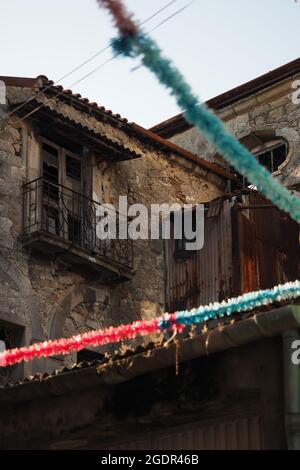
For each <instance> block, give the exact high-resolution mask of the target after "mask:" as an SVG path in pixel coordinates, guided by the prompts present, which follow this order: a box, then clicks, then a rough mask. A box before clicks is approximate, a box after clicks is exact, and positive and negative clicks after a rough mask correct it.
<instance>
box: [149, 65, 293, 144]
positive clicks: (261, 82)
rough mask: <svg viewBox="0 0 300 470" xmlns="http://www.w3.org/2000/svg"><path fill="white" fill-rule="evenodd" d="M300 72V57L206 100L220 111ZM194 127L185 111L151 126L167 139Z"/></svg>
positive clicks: (152, 129)
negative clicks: (185, 115) (186, 116)
mask: <svg viewBox="0 0 300 470" xmlns="http://www.w3.org/2000/svg"><path fill="white" fill-rule="evenodd" d="M299 73H300V58H299V59H296V60H293V61H292V62H289V63H287V64H285V65H283V66H281V67H278V68H276V69H274V70H272V71H270V72H268V73H265V74H264V75H261V76H259V77H257V78H255V79H254V80H250V81H249V82H246V83H244V84H242V85H240V86H238V87H235V88H232V89H231V90H229V91H226V92H225V93H222V94H221V95H218V96H216V97H214V98H211V99H210V100H208V101H206V104H207V106H208V107H209V108H211V109H213V110H215V111H218V110H220V109H222V108H225V107H226V106H229V105H231V104H234V103H236V102H237V101H239V100H242V99H245V98H248V97H249V96H251V95H253V94H254V93H258V92H259V91H262V90H264V89H266V88H268V87H270V86H272V85H275V84H276V83H279V82H281V81H283V80H285V79H287V78H290V77H292V76H294V75H296V74H299ZM192 127H193V126H192V125H191V124H189V123H188V122H187V121H186V120H185V119H184V115H183V113H180V114H177V115H176V116H174V117H172V118H170V119H167V120H166V121H163V122H161V123H159V124H156V125H155V126H153V127H151V128H150V131H151V132H154V133H156V134H158V135H159V136H161V137H163V138H165V139H169V138H170V137H172V136H174V135H176V134H179V133H180V132H184V131H186V130H188V129H191V128H192Z"/></svg>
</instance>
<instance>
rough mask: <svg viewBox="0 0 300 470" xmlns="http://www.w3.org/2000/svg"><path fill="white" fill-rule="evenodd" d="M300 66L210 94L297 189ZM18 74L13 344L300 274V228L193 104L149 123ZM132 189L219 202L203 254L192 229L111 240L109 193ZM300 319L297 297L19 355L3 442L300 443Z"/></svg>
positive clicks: (9, 256)
mask: <svg viewBox="0 0 300 470" xmlns="http://www.w3.org/2000/svg"><path fill="white" fill-rule="evenodd" d="M299 79H300V59H299V60H297V61H294V62H292V63H290V64H287V65H285V66H283V67H281V68H279V69H277V70H274V71H272V72H269V73H268V74H266V75H264V76H262V77H259V78H257V79H255V80H253V81H251V82H249V83H247V84H244V85H241V86H240V87H237V88H235V89H234V90H231V91H229V92H227V93H224V94H223V95H221V96H218V97H216V98H213V99H212V100H210V101H209V102H208V105H209V106H211V107H212V108H214V109H215V110H216V112H217V113H218V114H219V116H220V117H221V118H222V119H223V120H224V121H225V122H226V124H227V125H228V127H229V128H230V129H231V130H232V131H233V132H234V134H235V135H236V136H237V137H238V138H239V139H240V140H241V141H242V142H243V143H244V144H245V145H246V146H247V147H248V148H249V149H250V150H251V151H252V152H253V153H254V154H255V155H256V156H257V158H258V159H259V160H260V161H261V163H262V164H263V165H265V166H266V167H267V168H268V169H269V170H270V171H272V172H273V174H274V175H275V176H277V177H278V178H280V180H281V181H282V182H283V183H284V184H285V185H286V186H288V187H289V188H290V189H291V190H293V191H296V192H297V191H299V190H300V189H299V184H300V170H299V159H300V156H299V155H300V106H299V105H297V100H295V99H292V98H293V97H292V94H293V92H295V91H296V92H297V88H294V87H295V86H297V83H296V81H297V80H299ZM1 80H2V81H3V82H4V83H5V90H6V91H5V99H6V104H5V105H2V107H1V116H2V117H4V116H6V115H7V113H10V112H12V113H13V114H11V115H10V116H9V121H8V120H7V118H6V119H5V120H2V121H0V122H1V124H2V130H0V158H1V174H0V191H1V196H0V197H1V199H0V207H1V214H0V224H1V234H0V237H1V240H0V245H1V246H0V249H1V261H0V285H1V291H0V301H1V309H0V334H1V336H0V340H2V341H4V342H6V344H7V346H8V347H9V346H11V345H18V344H30V343H31V342H33V341H39V340H41V339H44V338H55V337H60V336H69V335H71V334H73V333H74V332H78V331H86V330H88V329H91V328H99V327H102V326H106V325H117V324H119V323H120V322H126V321H132V320H134V319H137V318H150V317H153V316H155V315H158V314H159V313H160V312H162V311H164V310H165V309H169V311H176V310H177V309H181V308H191V307H193V306H195V305H199V304H202V305H203V304H205V303H208V302H211V301H216V300H223V299H225V298H228V297H230V296H235V295H238V294H240V293H243V292H248V291H251V290H256V289H260V288H263V289H264V288H268V287H272V286H274V285H275V284H279V283H283V282H286V281H288V280H295V279H296V278H297V277H299V226H298V224H296V223H295V222H294V221H293V220H291V219H290V218H289V217H288V216H287V215H286V214H284V213H283V212H281V211H279V210H278V209H277V208H275V206H274V205H272V204H271V203H270V202H269V201H266V199H265V198H263V197H262V195H261V194H260V193H259V192H258V191H257V190H256V188H253V187H250V185H249V183H248V182H247V181H245V180H244V179H243V178H242V177H241V176H240V175H238V174H236V172H235V171H234V169H232V168H229V167H228V165H227V164H226V163H225V162H224V160H223V159H222V157H221V156H219V155H217V154H216V153H215V151H214V149H213V148H211V147H210V146H209V145H208V144H207V142H206V141H205V140H204V139H203V137H202V136H201V133H200V132H199V131H197V130H196V129H195V128H193V127H191V126H190V125H189V124H187V123H186V121H185V120H184V118H183V116H182V115H179V116H175V117H174V118H171V119H169V120H168V121H166V122H163V123H161V124H159V125H157V126H155V127H154V128H152V129H151V130H146V129H144V128H142V127H140V126H138V125H137V124H134V123H128V122H127V121H126V120H124V119H122V118H121V117H120V116H118V115H113V114H112V113H111V112H110V111H107V110H105V109H104V108H102V107H99V106H98V105H96V104H95V103H90V102H88V101H87V100H85V99H82V98H81V97H80V96H79V95H75V94H73V93H72V92H71V91H68V90H63V89H62V88H60V87H57V86H54V85H53V83H52V82H50V81H48V80H47V79H46V78H45V77H42V76H41V77H38V78H37V79H21V78H12V77H2V78H1ZM36 93H38V95H36ZM34 95H35V97H34V99H31V98H32V97H33V96H34ZM298 95H299V93H298ZM294 98H295V96H294ZM21 104H22V107H20V108H19V106H21ZM18 108H19V109H18ZM55 188H56V189H55ZM120 195H125V196H128V200H129V203H130V204H131V203H133V202H137V203H143V204H146V205H147V206H148V207H149V206H150V204H151V203H163V202H166V203H170V202H180V203H191V204H195V203H199V202H202V203H205V224H204V225H205V227H204V228H205V240H204V247H203V249H202V250H200V251H198V252H194V253H187V252H186V250H185V245H184V243H185V240H184V239H183V240H179V241H177V240H174V239H170V240H168V241H165V242H163V241H162V240H160V239H159V240H152V241H148V240H137V241H134V242H133V243H132V244H131V242H130V241H127V240H117V241H116V242H115V243H113V244H112V243H107V244H105V245H104V246H103V245H102V244H101V243H100V242H99V241H97V238H96V237H95V228H94V225H95V213H96V211H97V206H98V205H105V204H108V203H113V204H115V203H117V201H118V197H119V196H120ZM70 201H71V202H70ZM121 216H122V214H120V217H121ZM131 255H133V256H131ZM299 325H300V307H299V299H295V300H294V301H291V302H289V301H281V302H277V303H275V304H274V305H272V306H266V307H261V308H260V309H256V310H254V311H248V312H243V313H238V314H234V315H232V316H230V317H229V318H227V317H226V318H225V317H224V318H220V319H218V320H209V321H206V322H204V323H203V324H200V325H197V326H196V327H192V328H191V329H187V330H186V331H185V332H184V333H182V335H178V336H177V338H176V341H174V337H173V338H170V337H169V336H162V337H160V338H152V341H149V339H147V340H146V341H145V342H144V343H143V344H140V343H137V342H130V344H123V345H121V346H122V347H121V348H119V349H118V350H117V351H115V346H114V345H113V346H112V347H111V348H109V347H106V348H105V351H106V352H107V353H109V354H107V355H105V356H99V353H101V352H104V350H101V349H100V350H98V351H83V352H82V353H80V354H78V357H76V356H75V355H74V356H72V357H69V358H67V359H62V358H51V359H47V360H45V361H42V360H40V361H35V362H34V363H29V364H26V365H25V366H24V367H23V369H22V367H21V366H20V367H17V368H12V369H3V372H2V371H1V373H2V374H5V373H6V374H7V376H4V375H2V383H3V382H4V386H3V387H0V415H1V419H0V435H1V436H3V437H2V439H1V440H0V448H3V449H49V450H58V449H78V450H79V449H87V450H89V449H98V450H108V449H110V450H121V449H123V450H128V449H130V450H137V449H143V450H145V449H147V450H182V449H188V450H202V449H203V450H216V449H217V450H219V449H234V450H249V449H251V450H253V449H256V450H257V449H287V448H289V449H300V405H299V404H300V398H299V397H300V369H299V365H295V364H293V363H292V361H291V350H292V344H293V342H294V341H299V340H300V326H299ZM0 344H1V343H0ZM119 346H120V345H118V347H119ZM63 366H65V367H63ZM54 369H56V370H54ZM57 369H58V370H57ZM37 372H40V373H37ZM176 372H177V374H176ZM30 374H32V375H31V376H30V377H28V376H29V375H30ZM22 375H23V377H24V376H26V378H25V379H23V380H21V381H20V382H17V383H16V382H15V379H16V378H21V377H22Z"/></svg>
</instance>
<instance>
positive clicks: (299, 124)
mask: <svg viewBox="0 0 300 470" xmlns="http://www.w3.org/2000/svg"><path fill="white" fill-rule="evenodd" d="M297 79H299V76H298V77H297V76H295V77H293V78H291V79H287V80H284V81H282V82H280V83H279V84H276V85H273V86H272V87H269V88H267V89H266V90H264V91H261V92H259V93H256V94H253V95H251V96H250V97H248V98H246V99H243V100H240V101H238V102H236V103H234V104H232V105H230V106H227V107H225V108H223V109H222V110H220V111H219V112H218V115H219V116H220V118H221V119H222V120H223V121H224V122H225V123H226V125H227V127H228V129H229V130H230V131H231V132H233V134H234V135H235V136H236V137H237V138H239V139H242V138H244V137H245V136H247V135H249V134H251V133H253V132H257V131H266V130H267V131H270V130H271V131H275V134H276V136H278V137H282V138H284V139H286V140H287V142H288V145H289V154H288V157H287V159H286V161H285V162H284V163H283V164H282V165H281V167H280V168H279V171H278V172H276V176H277V177H278V178H279V179H280V180H281V181H282V182H283V183H284V184H285V185H287V186H294V185H299V183H300V105H296V104H293V102H292V93H293V92H294V91H295V89H294V88H292V84H293V82H294V81H295V80H297ZM170 140H172V141H173V142H174V143H176V144H178V145H180V146H181V147H184V148H186V149H187V150H189V151H191V152H193V153H195V154H198V155H201V156H202V157H203V158H205V159H207V160H209V161H215V162H219V159H218V158H217V157H216V152H215V150H214V148H213V147H212V146H211V145H210V144H209V143H207V141H206V140H205V139H204V138H203V136H202V135H201V133H200V132H199V131H198V130H197V129H196V128H192V129H190V130H187V131H185V132H182V133H180V134H177V135H175V136H173V137H172V138H171V139H170Z"/></svg>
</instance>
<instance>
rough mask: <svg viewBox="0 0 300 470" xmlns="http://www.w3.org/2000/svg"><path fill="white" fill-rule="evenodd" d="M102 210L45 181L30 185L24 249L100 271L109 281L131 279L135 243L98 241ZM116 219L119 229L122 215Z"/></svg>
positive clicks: (25, 204) (25, 190)
mask: <svg viewBox="0 0 300 470" xmlns="http://www.w3.org/2000/svg"><path fill="white" fill-rule="evenodd" d="M100 206H101V204H99V203H97V202H96V201H93V200H92V199H89V198H87V197H86V196H84V195H83V194H80V193H77V192H75V191H73V190H71V189H69V188H67V187H65V186H62V185H58V184H55V183H53V182H50V181H48V180H46V179H45V178H42V177H41V178H38V179H36V180H34V181H31V182H29V183H26V184H25V185H24V188H23V208H24V209H23V236H22V242H23V245H24V246H28V247H31V248H34V249H36V250H37V251H41V252H44V253H46V254H52V255H54V256H60V257H62V258H63V259H65V260H66V261H69V262H71V263H72V264H75V265H78V266H80V267H81V268H83V267H84V268H87V269H92V270H96V271H97V272H99V273H100V274H102V275H103V276H104V278H106V279H112V280H128V279H131V277H132V274H133V245H132V240H129V239H127V240H121V239H116V240H109V239H107V240H101V239H100V238H98V237H97V235H96V227H97V223H98V222H99V220H100V219H99V216H98V214H99V208H100ZM102 207H103V206H102ZM105 210H107V209H105ZM115 216H116V222H117V227H118V226H119V221H120V215H119V214H118V213H115ZM126 223H127V224H128V222H127V220H126Z"/></svg>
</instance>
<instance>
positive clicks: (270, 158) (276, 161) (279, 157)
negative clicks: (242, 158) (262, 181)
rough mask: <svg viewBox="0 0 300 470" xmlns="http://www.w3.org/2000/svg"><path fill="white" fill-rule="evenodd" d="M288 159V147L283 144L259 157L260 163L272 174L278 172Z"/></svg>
mask: <svg viewBox="0 0 300 470" xmlns="http://www.w3.org/2000/svg"><path fill="white" fill-rule="evenodd" d="M286 157H287V145H286V144H285V143H284V144H281V145H278V146H276V147H274V148H273V149H270V150H268V151H266V152H263V153H260V154H258V155H257V158H258V160H259V162H260V163H261V164H262V165H263V166H264V167H265V168H267V170H269V171H270V172H271V173H274V171H277V170H278V168H279V167H280V165H282V164H283V162H284V161H285V159H286Z"/></svg>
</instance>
